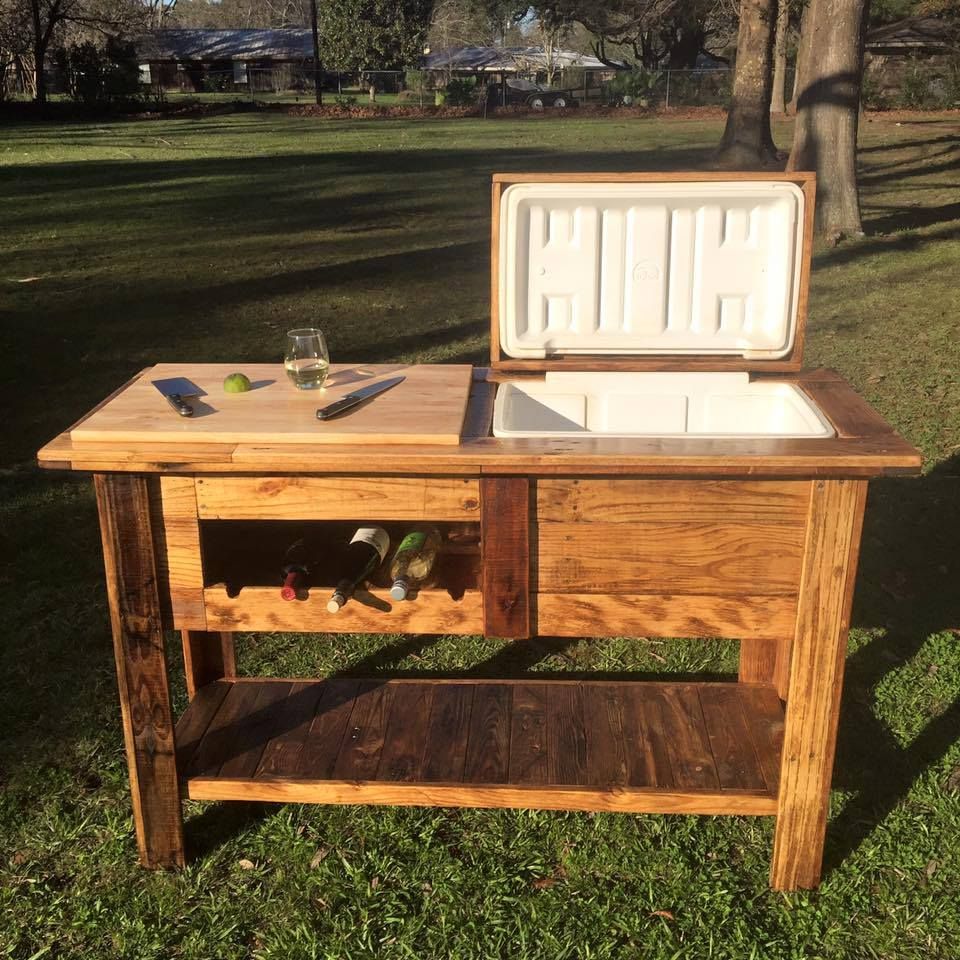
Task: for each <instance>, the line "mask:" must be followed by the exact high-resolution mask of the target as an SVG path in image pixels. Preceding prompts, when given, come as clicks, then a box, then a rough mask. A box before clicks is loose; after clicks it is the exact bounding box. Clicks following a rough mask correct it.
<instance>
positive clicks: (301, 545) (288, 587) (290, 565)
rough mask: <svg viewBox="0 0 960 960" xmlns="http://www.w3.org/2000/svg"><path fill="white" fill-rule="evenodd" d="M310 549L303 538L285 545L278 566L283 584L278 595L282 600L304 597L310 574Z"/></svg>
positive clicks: (302, 598)
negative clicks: (281, 561) (284, 551)
mask: <svg viewBox="0 0 960 960" xmlns="http://www.w3.org/2000/svg"><path fill="white" fill-rule="evenodd" d="M310 559H311V558H310V550H309V547H308V545H307V541H306V539H304V538H301V539H300V540H295V541H294V542H293V543H291V544H290V546H289V547H287V550H286V553H284V555H283V563H282V565H281V567H280V577H281V579H282V580H283V586H282V587H281V588H280V596H281V597H282V598H283V599H284V600H297V599H301V600H304V599H306V590H307V585H308V579H309V576H310Z"/></svg>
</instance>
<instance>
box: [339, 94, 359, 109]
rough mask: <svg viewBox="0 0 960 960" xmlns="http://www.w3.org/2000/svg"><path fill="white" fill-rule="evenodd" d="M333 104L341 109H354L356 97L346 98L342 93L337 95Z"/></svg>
mask: <svg viewBox="0 0 960 960" xmlns="http://www.w3.org/2000/svg"><path fill="white" fill-rule="evenodd" d="M333 102H334V103H335V104H336V105H337V106H338V107H343V108H347V107H354V106H356V104H357V98H356V97H347V96H345V95H344V94H342V93H338V94H337V95H336V96H335V97H334V98H333Z"/></svg>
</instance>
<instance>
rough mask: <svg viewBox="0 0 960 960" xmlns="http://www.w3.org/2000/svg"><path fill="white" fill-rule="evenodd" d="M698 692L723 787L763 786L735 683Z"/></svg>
mask: <svg viewBox="0 0 960 960" xmlns="http://www.w3.org/2000/svg"><path fill="white" fill-rule="evenodd" d="M697 693H698V695H699V697H700V706H701V707H702V709H703V718H704V721H705V723H706V727H707V734H708V736H709V738H710V749H711V751H712V753H713V759H714V761H715V763H716V768H717V776H718V777H719V779H720V786H721V787H722V788H723V789H724V790H729V789H731V788H733V789H739V790H764V789H766V782H765V780H764V778H763V773H762V771H761V769H760V761H759V759H758V758H757V756H756V753H755V752H754V749H753V740H752V737H751V735H750V728H749V725H748V724H747V720H746V718H745V717H744V715H743V709H742V707H741V702H740V697H739V696H738V694H737V685H736V684H733V683H731V684H727V685H726V686H724V685H722V684H716V685H714V686H710V687H706V686H705V687H698V688H697Z"/></svg>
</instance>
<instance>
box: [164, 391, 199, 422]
mask: <svg viewBox="0 0 960 960" xmlns="http://www.w3.org/2000/svg"><path fill="white" fill-rule="evenodd" d="M167 402H168V403H169V404H170V406H171V407H173V409H174V410H176V411H177V413H179V414H180V416H181V417H192V416H193V407H191V406H190V404H189V403H187V401H186V400H184V399H183V397H181V396H180V394H179V393H171V394H170V396H168V397H167Z"/></svg>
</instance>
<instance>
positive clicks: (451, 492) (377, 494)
mask: <svg viewBox="0 0 960 960" xmlns="http://www.w3.org/2000/svg"><path fill="white" fill-rule="evenodd" d="M196 490H197V509H198V511H199V514H200V517H201V518H202V519H204V520H355V519H357V518H363V517H373V518H376V519H377V520H432V521H441V520H452V521H464V520H479V519H480V482H479V480H478V479H476V478H457V477H362V476H353V477H270V476H252V477H198V478H197V486H196Z"/></svg>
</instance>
